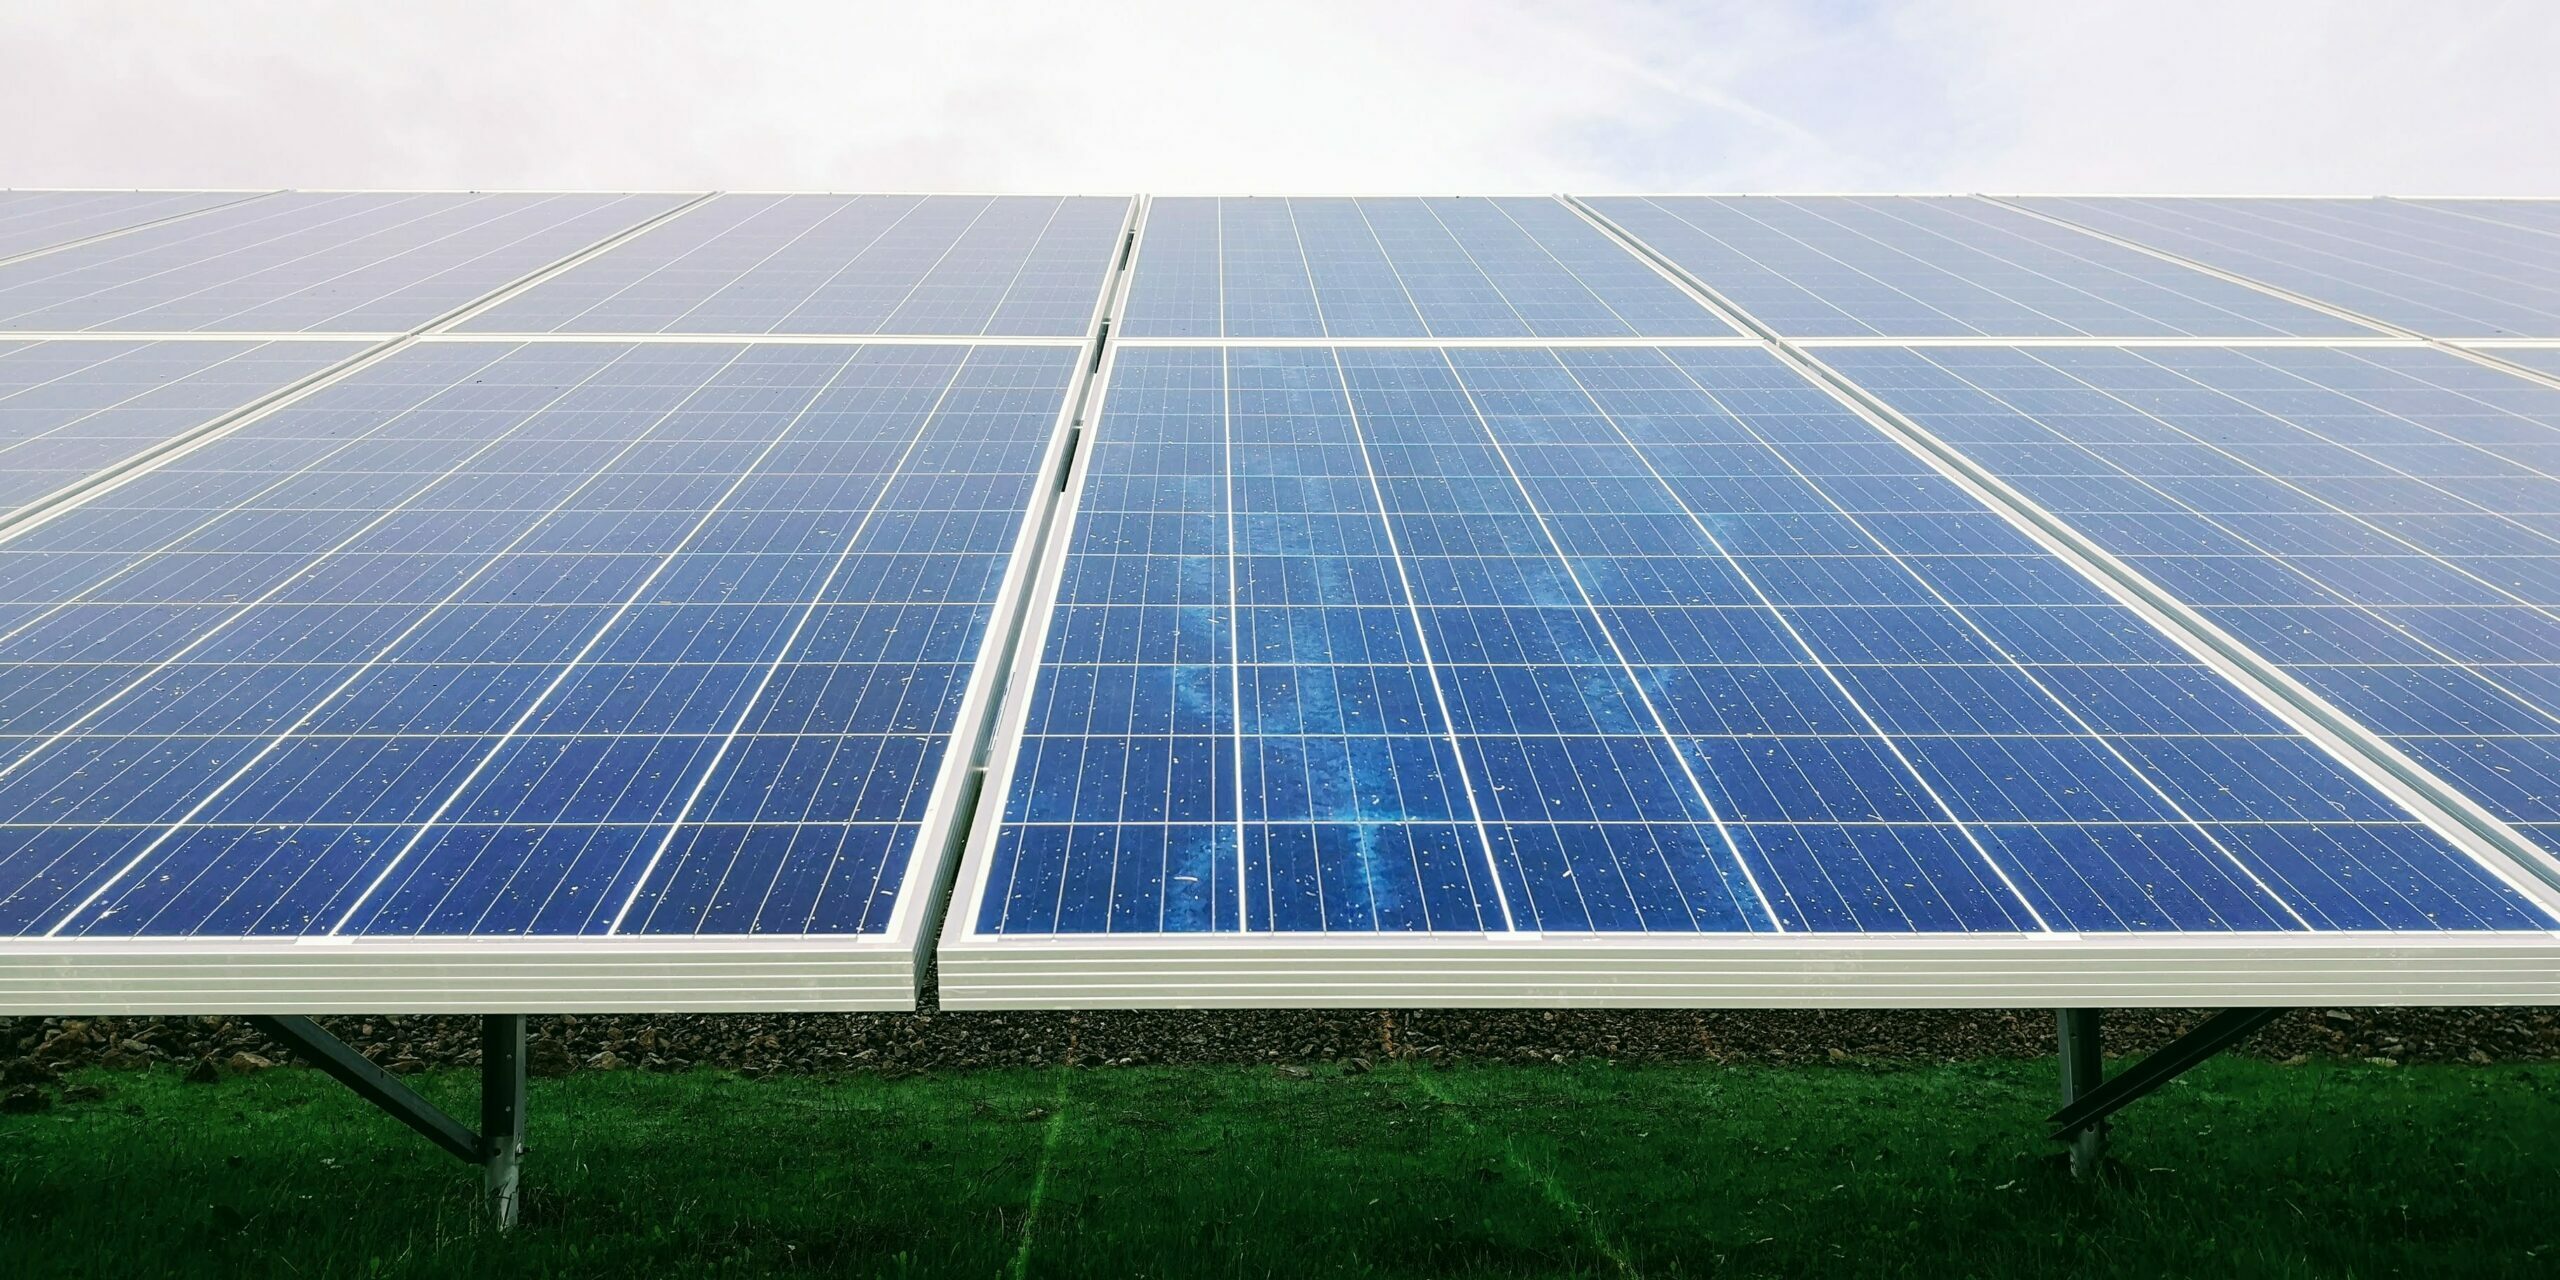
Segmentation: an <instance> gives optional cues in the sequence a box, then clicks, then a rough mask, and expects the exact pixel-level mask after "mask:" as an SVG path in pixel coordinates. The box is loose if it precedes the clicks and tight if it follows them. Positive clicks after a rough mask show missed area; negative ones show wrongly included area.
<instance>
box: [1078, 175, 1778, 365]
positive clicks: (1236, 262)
mask: <svg viewBox="0 0 2560 1280" xmlns="http://www.w3.org/2000/svg"><path fill="white" fill-rule="evenodd" d="M1145 239H1146V244H1145V250H1144V252H1143V253H1142V254H1141V256H1140V258H1139V261H1138V264H1137V268H1136V271H1135V273H1134V274H1133V276H1132V277H1131V280H1130V285H1129V300H1128V305H1127V310H1126V314H1125V317H1124V319H1123V322H1122V324H1121V326H1120V327H1121V331H1122V332H1123V333H1125V334H1127V335H1128V336H1131V337H1141V338H1144V337H1185V338H1325V337H1330V338H1372V337H1388V338H1419V337H1436V338H1526V337H1545V338H1578V337H1598V338H1623V337H1664V338H1667V337H1729V336H1733V334H1734V331H1733V329H1732V328H1731V326H1728V325H1726V324H1725V323H1724V322H1723V321H1721V320H1718V319H1716V318H1715V317H1714V316H1713V315H1711V314H1709V313H1708V312H1707V310H1706V309H1705V308H1704V307H1701V306H1699V305H1698V304H1697V303H1696V302H1694V301H1692V300H1691V299H1690V298H1689V297H1688V296H1687V295H1686V294H1684V293H1682V292H1681V291H1680V290H1679V289H1677V288H1676V287H1674V286H1673V285H1672V284H1671V283H1670V282H1669V281H1668V280H1665V279H1664V278H1662V277H1661V276H1660V275H1658V274H1656V273H1655V272H1654V271H1652V270H1651V269H1650V268H1648V267H1647V266H1645V265H1644V263H1643V262H1641V261H1640V260H1638V259H1637V258H1636V257H1635V256H1634V255H1632V254H1629V253H1628V252H1627V251H1626V250H1624V249H1622V248H1620V247H1619V246H1618V245H1616V244H1614V243H1612V242H1611V241H1610V240H1609V239H1608V237H1607V236H1605V235H1603V234H1602V233H1601V232H1600V231H1599V230H1598V229H1597V228H1594V227H1593V226H1591V225H1590V224H1589V223H1587V222H1584V221H1583V220H1582V219H1581V218H1580V217H1579V216H1578V215H1576V214H1575V213H1574V212H1573V211H1572V210H1571V209H1570V208H1567V207H1566V206H1565V205H1563V204H1561V203H1559V202H1557V201H1555V200H1550V199H1545V198H1502V197H1495V198H1487V197H1442V198H1433V199H1388V198H1378V197H1367V198H1358V199H1351V198H1341V199H1308V198H1271V197H1243V198H1218V197H1167V198H1161V199H1157V200H1154V201H1152V202H1150V204H1149V206H1148V210H1147V223H1146V232H1145Z"/></svg>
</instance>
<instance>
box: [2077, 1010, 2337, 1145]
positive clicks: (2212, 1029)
mask: <svg viewBox="0 0 2560 1280" xmlns="http://www.w3.org/2000/svg"><path fill="white" fill-rule="evenodd" d="M2289 1012H2291V1011H2290V1010H2286V1009H2225V1010H2223V1011H2222V1012H2220V1013H2217V1014H2215V1015H2213V1016H2212V1017H2210V1018H2207V1019H2205V1020H2204V1022H2203V1023H2202V1024H2201V1025H2199V1026H2197V1027H2196V1029H2195V1030H2193V1031H2190V1032H2188V1033H2186V1034H2185V1035H2182V1036H2180V1037H2178V1038H2177V1039H2175V1040H2172V1041H2170V1042H2169V1043H2168V1044H2166V1045H2163V1046H2161V1047H2160V1048H2159V1049H2158V1050H2157V1051H2155V1052H2154V1053H2152V1055H2151V1056H2150V1057H2147V1058H2144V1059H2143V1060H2142V1061H2140V1062H2137V1063H2135V1064H2133V1065H2132V1066H2129V1067H2126V1068H2125V1069H2124V1070H2122V1071H2119V1072H2117V1073H2116V1074H2115V1076H2114V1077H2113V1078H2111V1079H2109V1080H2108V1081H2107V1082H2106V1083H2104V1084H2101V1085H2099V1086H2098V1087H2097V1088H2094V1089H2091V1090H2089V1091H2088V1092H2087V1093H2084V1094H2081V1095H2080V1096H2079V1097H2077V1098H2075V1099H2073V1100H2072V1101H2070V1102H2069V1103H2067V1104H2065V1105H2064V1106H2063V1108H2062V1109H2061V1110H2059V1111H2056V1112H2054V1113H2053V1115H2052V1116H2051V1117H2050V1118H2049V1123H2051V1124H2052V1125H2053V1127H2054V1128H2053V1136H2054V1138H2055V1139H2057V1140H2059V1141H2064V1142H2068V1141H2070V1140H2071V1138H2072V1137H2073V1136H2074V1135H2075V1134H2078V1133H2080V1132H2081V1131H2083V1130H2085V1129H2087V1128H2089V1127H2090V1126H2092V1125H2095V1124H2097V1123H2099V1122H2100V1121H2103V1120H2105V1119H2106V1118H2107V1117H2108V1116H2111V1115H2114V1114H2115V1113H2116V1112H2118V1111H2120V1110H2123V1109H2124V1107H2125V1105H2126V1104H2127V1103H2130V1102H2132V1101H2134V1100H2135V1099H2138V1098H2141V1097H2143V1096H2144V1095H2146V1094H2149V1093H2150V1092H2151V1091H2152V1090H2154V1089H2157V1088H2159V1087H2160V1086H2162V1085H2164V1084H2167V1083H2169V1082H2170V1081H2172V1080H2175V1079H2177V1078H2178V1077H2179V1076H2180V1075H2182V1074H2184V1073H2185V1072H2186V1071H2187V1069H2188V1068H2190V1067H2193V1066H2195V1065H2196V1064H2197V1063H2200V1062H2203V1061H2204V1060H2205V1059H2207V1058H2210V1057H2212V1056H2213V1055H2215V1054H2217V1053H2220V1052H2222V1051H2223V1050H2225V1049H2228V1048H2230V1047H2231V1046H2233V1045H2235V1044H2238V1043H2240V1042H2241V1041H2243V1040H2246V1039H2248V1038H2249V1037H2250V1035H2252V1034H2253V1033H2255V1032H2256V1031H2257V1030H2258V1028H2260V1027H2263V1026H2265V1025H2267V1024H2268V1023H2270V1022H2273V1021H2275V1020H2276V1019H2278V1018H2281V1017H2283V1016H2284V1015H2285V1014H2287V1013H2289Z"/></svg>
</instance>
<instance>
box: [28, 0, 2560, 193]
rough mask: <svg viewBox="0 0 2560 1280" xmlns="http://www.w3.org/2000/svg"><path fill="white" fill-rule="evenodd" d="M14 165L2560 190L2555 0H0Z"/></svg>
mask: <svg viewBox="0 0 2560 1280" xmlns="http://www.w3.org/2000/svg"><path fill="white" fill-rule="evenodd" d="M0 10H5V13H6V17H5V23H6V27H7V30H8V32H9V38H8V39H7V40H5V41H0V109H5V110H6V111H8V113H9V118H10V119H12V120H14V121H17V122H19V125H18V127H16V128H13V129H11V130H8V131H6V132H5V133H0V181H5V182H6V183H8V184H11V185H20V186H38V185H65V186H68V185H116V186H123V185H149V186H173V185H208V186H278V185H293V186H305V187H318V186H364V187H420V186H427V187H582V188H593V187H615V188H686V189H693V188H703V187H725V188H753V187H789V188H801V189H810V188H817V189H839V190H922V189H937V190H1052V191H1065V190H1111V191H1122V190H1148V191H1205V190H1219V191H1256V190H1258V191H1375V190H1417V191H1452V190H1483V191H1551V190H1568V189H1570V190H1632V189H1656V190H1664V189H1676V190H1745V189H1748V190H1808V189H1855V190H1975V189H1997V190H2017V189H2040V190H2087V189H2122V190H2354V191H2363V190H2439V191H2453V190H2478V191H2492V190H2494V191H2509V192H2528V191H2529V192H2552V191H2560V145H2554V142H2555V139H2554V138H2553V137H2551V133H2552V126H2551V124H2550V122H2551V121H2552V120H2554V119H2560V77H2555V76H2552V75H2551V74H2549V70H2548V69H2549V67H2550V66H2552V65H2553V64H2554V63H2555V61H2560V7H2555V6H2551V5H2548V4H2541V3H2529V2H2522V0H2519V2H2517V3H2510V4H2505V5H2501V6H2495V7H2482V6H2462V7H2459V8H2455V7H2447V6H2442V5H2439V4H2400V3H2378V2H2377V3H2362V4H2356V5H2351V6H2339V5H2320V4H2310V3H2295V2H2290V0H2260V2H2257V3H2250V4H2238V5H2235V4H2227V3H2225V4H2201V3H2193V2H2192V0H2172V2H2167V3H2133V2H2131V0H2088V2H2085V3H2075V4H2073V5H2069V6H2059V5H2050V4H2033V3H2025V2H2024V0H2017V2H2010V3H1991V2H1987V0H1986V2H1981V3H1944V4H1926V5H1887V4H1879V3H1852V2H1845V0H1834V2H1833V3H1826V4H1816V5H1783V6H1782V5H1767V4H1757V3H1738V2H1737V3H1726V2H1712V3H1685V4H1670V3H1657V4H1645V3H1623V4H1599V3H1576V4H1570V5H1564V4H1551V3H1550V4H1541V3H1531V2H1529V0H1474V2H1462V0H1402V2H1399V3H1391V4H1376V3H1367V4H1359V3H1340V2H1333V0H1324V2H1318V0H1263V2H1262V3H1257V4H1254V5H1250V6H1244V5H1202V4H1178V3H1157V2H1154V0H1121V2H1118V3H1085V4H1073V5H1061V4H1054V3H1050V4H1031V3H1012V4H950V5H914V4H894V5H891V4H842V3H834V4H818V3H794V2H786V0H741V2H737V3H724V4H708V3H704V4H675V3H666V2H664V0H632V2H629V3H603V2H601V0H584V2H575V3H525V4H494V3H485V2H479V0H470V2H462V3H450V2H448V3H439V4H435V5H403V6H383V5H345V4H336V3H278V2H273V0H270V2H268V3H250V4H227V5H219V6H213V5H167V4H144V3H128V2H126V0H95V2H92V3H84V4H44V3H33V2H32V0H0Z"/></svg>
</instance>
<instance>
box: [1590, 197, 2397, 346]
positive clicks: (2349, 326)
mask: <svg viewBox="0 0 2560 1280" xmlns="http://www.w3.org/2000/svg"><path fill="white" fill-rule="evenodd" d="M1588 203H1589V204H1590V205H1591V206H1592V207H1593V208H1595V209H1597V210H1599V211H1600V213H1601V214H1603V215H1604V216H1606V217H1608V218H1609V219H1610V220H1611V221H1614V222H1616V223H1617V224H1618V225H1619V226H1620V227H1622V228H1624V229H1625V230H1627V231H1628V232H1630V233H1631V234H1633V235H1635V236H1636V237H1637V238H1639V239H1641V240H1643V241H1644V242H1645V243H1646V244H1647V245H1650V246H1651V247H1653V248H1654V249H1656V250H1657V251H1659V252H1661V253H1662V254H1664V255H1665V256H1667V257H1669V258H1670V259H1671V260H1672V261H1674V262H1677V263H1678V264H1680V266H1681V267H1682V269H1684V270H1686V271H1688V272H1690V273H1691V274H1693V275H1695V276H1697V277H1698V278H1699V279H1701V280H1704V281H1705V282H1706V283H1707V284H1709V285H1710V286H1712V287H1714V288H1715V290H1716V291H1717V292H1718V293H1720V294H1722V295H1723V296H1724V297H1726V298H1727V299H1730V300H1731V301H1732V302H1733V303H1734V304H1735V305H1736V306H1739V307H1741V308H1742V309H1743V310H1745V311H1748V312H1750V313H1751V314H1752V315H1753V316H1755V317H1757V318H1758V319H1759V320H1760V321H1762V322H1763V323H1765V324H1767V325H1769V326H1770V327H1771V328H1772V329H1774V330H1775V331H1777V332H1778V333H1780V334H1783V335H1786V336H1788V337H1797V338H1839V337H1978V336H2002V337H2088V336H2105V337H2120V338H2136V337H2199V336H2210V337H2274V336H2323V337H2326V336H2347V335H2364V336H2371V335H2372V333H2373V330H2370V329H2368V328H2366V327H2364V326H2362V325H2358V324H2355V323H2353V322H2352V321H2347V320H2341V319H2339V318H2337V317H2335V316H2331V315H2327V314H2325V313H2323V312H2319V311H2314V310H2312V309H2311V308H2308V307H2304V306H2301V305H2299V304H2296V303H2293V302H2288V301H2286V300H2284V299H2282V298H2278V297H2275V296H2273V295H2270V294H2267V293H2263V292H2260V291H2258V290H2255V289H2251V288H2248V287H2246V286H2243V285H2238V284H2233V283H2231V282H2230V281H2227V280H2222V279H2219V278H2216V277H2214V276H2212V275H2209V274H2207V273H2205V272H2201V271H2196V270H2193V269H2191V268H2188V267H2182V266H2179V265H2177V264H2176V263H2172V262H2167V261H2163V260H2162V259H2159V258H2155V257H2152V256H2151V255H2149V254H2144V253H2139V252H2136V251H2134V250H2131V249H2126V248H2123V247H2121V246H2118V245H2114V244H2109V243H2108V242H2106V241H2104V240H2101V239H2098V238H2096V237H2094V236H2088V235H2083V234H2081V233H2079V232H2076V231H2072V230H2070V229H2068V228H2065V227H2058V226H2055V225H2053V224H2052V223H2048V222H2043V221H2039V220H2037V219H2035V218H2031V217H2028V216H2026V215H2024V214H2021V213H2018V212H2017V211H2015V210H2012V209H2005V208H2002V207H2000V206H1999V205H1995V204H1992V203H1990V202H1988V201H1983V200H1977V199H1974V198H1972V197H1969V196H1925V197H1913V196H1881V197H1869V196H1816V197H1781V196H1668V197H1643V196H1624V197H1604V198H1596V199H1593V200H1591V201H1589V202H1588Z"/></svg>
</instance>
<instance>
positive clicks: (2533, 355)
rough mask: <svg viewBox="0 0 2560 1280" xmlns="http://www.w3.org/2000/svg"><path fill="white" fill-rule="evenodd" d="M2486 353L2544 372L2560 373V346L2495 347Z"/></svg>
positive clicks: (2510, 362)
mask: <svg viewBox="0 0 2560 1280" xmlns="http://www.w3.org/2000/svg"><path fill="white" fill-rule="evenodd" d="M2485 354H2487V355H2491V356H2495V357H2497V358H2498V359H2500V360H2504V361H2506V362H2508V363H2509V364H2520V365H2523V366H2524V367H2526V368H2528V369H2538V370H2540V371H2542V372H2544V373H2549V374H2560V347H2495V348H2491V349H2490V350H2489V351H2487V352H2486V353H2485Z"/></svg>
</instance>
